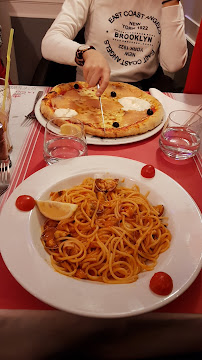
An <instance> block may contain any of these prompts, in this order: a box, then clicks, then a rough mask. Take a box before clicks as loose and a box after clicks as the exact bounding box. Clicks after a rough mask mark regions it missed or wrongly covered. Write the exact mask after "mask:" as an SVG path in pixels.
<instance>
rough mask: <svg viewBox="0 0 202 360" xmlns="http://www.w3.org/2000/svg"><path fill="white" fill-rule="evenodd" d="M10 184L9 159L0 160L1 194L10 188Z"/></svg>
mask: <svg viewBox="0 0 202 360" xmlns="http://www.w3.org/2000/svg"><path fill="white" fill-rule="evenodd" d="M9 185H10V168H9V161H7V160H0V196H1V195H2V194H3V193H4V192H5V191H6V190H7V189H8V187H9Z"/></svg>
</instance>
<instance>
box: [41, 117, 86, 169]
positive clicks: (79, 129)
mask: <svg viewBox="0 0 202 360" xmlns="http://www.w3.org/2000/svg"><path fill="white" fill-rule="evenodd" d="M56 124H57V125H56ZM43 154H44V159H45V161H46V162H47V164H49V165H51V164H54V163H56V162H58V161H59V160H64V159H70V158H74V157H78V156H85V155H88V149H87V142H86V135H85V131H84V125H83V123H82V122H81V121H79V120H78V119H73V118H72V119H69V118H65V117H60V118H56V117H55V118H54V119H52V120H50V121H48V122H47V124H46V127H45V133H44V148H43Z"/></svg>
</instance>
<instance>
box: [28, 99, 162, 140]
mask: <svg viewBox="0 0 202 360" xmlns="http://www.w3.org/2000/svg"><path fill="white" fill-rule="evenodd" d="M41 100H42V99H39V100H38V102H37V103H36V106H35V116H36V119H37V120H38V122H39V123H40V124H41V125H42V126H44V127H45V126H46V123H47V120H46V119H45V117H44V116H43V115H42V114H41V111H40V105H41ZM165 121H166V117H165V116H164V118H163V119H162V121H161V123H160V124H159V125H158V126H157V127H155V128H154V129H153V130H150V131H148V132H146V133H145V134H140V135H135V136H126V137H123V138H115V139H110V138H108V139H105V138H100V137H97V136H91V135H86V139H87V143H88V144H91V145H121V144H130V143H133V142H137V141H141V140H145V139H147V138H150V137H151V136H153V135H155V134H156V133H157V132H158V131H160V130H161V129H162V127H163V125H164V124H165Z"/></svg>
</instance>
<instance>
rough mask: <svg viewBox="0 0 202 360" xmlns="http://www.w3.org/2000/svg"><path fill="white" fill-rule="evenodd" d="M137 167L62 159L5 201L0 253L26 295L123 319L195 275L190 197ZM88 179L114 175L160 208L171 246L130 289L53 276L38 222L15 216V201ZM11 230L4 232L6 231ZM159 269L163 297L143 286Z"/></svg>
mask: <svg viewBox="0 0 202 360" xmlns="http://www.w3.org/2000/svg"><path fill="white" fill-rule="evenodd" d="M143 166H144V164H143V163H140V162H137V161H133V160H130V159H125V158H119V157H113V156H85V157H80V158H74V159H70V160H64V161H62V162H59V163H57V164H55V165H51V166H48V167H46V168H43V169H41V170H40V171H38V172H36V173H35V174H33V175H32V176H30V177H29V178H27V179H26V180H25V181H23V182H22V183H21V184H20V185H19V186H18V187H17V188H16V189H15V190H14V192H13V193H12V194H11V196H10V197H9V199H8V200H7V202H6V204H5V206H4V208H3V211H2V215H1V219H0V228H1V243H0V247H1V252H2V256H3V259H4V261H5V264H6V266H7V267H8V269H9V270H10V272H11V274H12V275H13V276H14V277H15V279H16V280H17V281H18V282H19V283H20V284H21V285H22V286H23V287H24V288H25V289H26V290H27V291H29V292H30V293H31V294H33V295H34V296H36V297H37V298H38V299H40V300H42V301H44V302H45V303H47V304H49V305H52V306H53V307H55V308H58V309H61V310H65V311H68V312H71V313H75V314H79V315H84V316H92V317H104V318H113V317H125V316H132V315H137V314H142V313H145V312H148V311H152V310H155V309H158V308H160V307H162V306H164V305H166V304H168V303H170V302H171V301H172V300H174V299H176V298H177V297H178V296H179V295H181V294H182V293H183V292H184V291H185V290H186V289H187V288H188V287H189V286H190V285H191V284H192V282H193V281H194V279H195V278H196V276H197V275H198V273H199V271H200V269H201V263H202V259H201V253H202V243H201V233H202V219H201V214H200V211H199V209H198V207H197V205H196V204H195V202H194V201H193V199H192V198H191V197H190V195H189V194H188V193H187V192H186V191H185V190H184V189H183V188H182V187H181V186H180V185H179V184H178V183H177V182H175V181H174V180H173V179H172V178H170V177H169V176H167V175H166V174H164V173H163V172H161V171H159V170H156V174H155V177H154V178H152V179H145V178H143V177H142V176H141V168H142V167H143ZM88 176H91V177H100V176H102V177H104V176H107V177H108V176H112V177H115V178H119V179H120V180H123V179H125V183H124V184H125V185H126V186H132V185H133V184H134V183H136V184H137V185H139V186H140V191H141V192H142V193H143V194H145V193H146V192H147V190H150V194H149V200H150V201H151V203H152V204H154V205H157V204H164V206H165V209H166V216H168V217H169V229H170V231H171V233H172V241H171V246H170V248H169V249H168V250H167V251H166V252H164V253H162V254H161V255H160V256H159V259H158V263H157V265H156V267H155V269H154V270H153V271H148V272H143V273H141V274H139V278H138V280H137V281H136V282H134V283H131V284H121V285H118V284H104V283H100V282H99V283H98V282H91V281H89V280H76V279H73V278H70V277H67V276H65V275H61V274H59V273H57V272H56V271H54V269H53V268H52V266H51V264H50V260H49V255H48V254H47V253H46V251H45V250H44V248H43V246H42V243H41V241H40V233H41V225H42V224H43V222H44V220H45V219H44V217H43V216H42V215H41V214H40V213H39V211H38V210H37V208H36V207H35V208H34V209H33V210H32V211H30V212H23V211H19V210H18V209H17V208H16V206H15V201H16V199H17V197H18V196H19V195H23V194H29V195H32V196H33V197H34V198H35V199H42V200H45V199H48V198H49V194H50V192H51V191H57V190H61V189H64V188H69V187H72V186H74V185H76V184H80V183H81V182H82V180H83V179H84V178H86V177H88ZM8 229H9V230H8ZM158 271H164V272H166V273H168V274H169V275H170V276H171V277H172V279H173V283H174V287H173V291H172V293H171V294H170V295H168V296H159V295H156V294H154V293H153V292H152V291H151V290H150V288H149V281H150V279H151V277H152V276H153V274H154V273H155V272H158Z"/></svg>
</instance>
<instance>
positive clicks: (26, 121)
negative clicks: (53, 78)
mask: <svg viewBox="0 0 202 360" xmlns="http://www.w3.org/2000/svg"><path fill="white" fill-rule="evenodd" d="M42 95H43V91H38V93H37V94H36V98H35V101H34V105H33V109H32V111H31V112H30V113H29V114H27V115H26V116H25V119H24V120H23V122H22V124H21V125H25V126H28V125H30V124H31V122H32V120H34V119H36V115H35V106H36V103H37V101H38V100H39V99H40V98H41V96H42Z"/></svg>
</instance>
